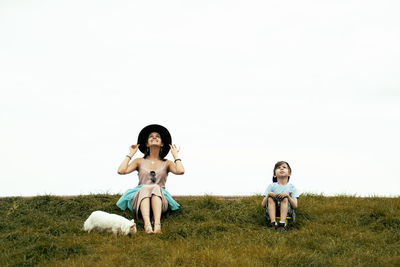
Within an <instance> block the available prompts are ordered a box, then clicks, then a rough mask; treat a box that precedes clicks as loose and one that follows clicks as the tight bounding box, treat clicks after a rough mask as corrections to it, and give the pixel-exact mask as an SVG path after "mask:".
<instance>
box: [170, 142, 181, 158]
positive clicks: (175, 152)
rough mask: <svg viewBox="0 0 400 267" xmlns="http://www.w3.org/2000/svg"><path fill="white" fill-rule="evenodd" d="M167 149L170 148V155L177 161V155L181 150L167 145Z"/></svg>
mask: <svg viewBox="0 0 400 267" xmlns="http://www.w3.org/2000/svg"><path fill="white" fill-rule="evenodd" d="M169 147H170V148H171V154H172V156H173V157H174V159H178V158H179V155H178V153H179V151H180V150H181V149H180V148H178V147H176V145H169Z"/></svg>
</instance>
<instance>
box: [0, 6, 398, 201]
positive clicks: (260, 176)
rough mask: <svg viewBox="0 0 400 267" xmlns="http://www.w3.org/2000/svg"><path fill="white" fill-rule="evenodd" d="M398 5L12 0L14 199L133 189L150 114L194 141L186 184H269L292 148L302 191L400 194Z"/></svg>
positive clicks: (239, 191)
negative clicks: (131, 169) (121, 169)
mask: <svg viewBox="0 0 400 267" xmlns="http://www.w3.org/2000/svg"><path fill="white" fill-rule="evenodd" d="M399 12H400V2H399V1H397V0H393V1H388V0H386V1H385V0H376V1H370V0H362V1H361V0H359V1H355V0H335V1H321V0H315V1H296V0H289V1H270V0H267V1H266V0H242V1H233V0H213V1H208V0H202V1H194V0H181V1H176V0H171V1H99V0H96V1H94V0H93V1H82V0H80V1H76V0H72V1H71V0H70V1H59V0H49V1H22V0H0V92H1V93H0V127H1V128H0V179H1V186H0V196H19V195H22V196H30V195H38V194H39V195H41V194H54V195H76V194H90V193H123V192H124V191H125V190H126V189H128V188H133V187H134V186H136V185H137V181H138V179H137V174H136V173H133V174H130V175H126V176H121V175H118V174H117V168H118V166H119V164H120V162H121V161H122V160H123V159H124V156H125V155H126V154H127V153H128V151H129V150H128V147H129V145H131V144H133V143H136V140H137V135H138V133H139V131H140V130H141V129H142V128H143V127H144V126H146V125H148V124H152V123H158V124H162V125H164V126H166V127H167V128H168V129H169V130H170V132H171V134H172V139H173V143H176V144H177V145H179V146H181V153H180V156H181V158H182V160H183V163H184V166H185V169H186V173H185V175H183V176H176V175H173V174H170V175H169V178H168V183H167V190H168V191H169V192H170V193H171V194H172V195H203V194H213V195H252V194H262V193H263V192H264V190H265V188H266V187H267V185H268V184H269V183H270V182H271V177H272V169H273V166H274V164H275V163H276V162H277V161H279V160H286V161H288V162H289V163H290V164H291V167H292V169H293V173H292V178H291V182H292V183H293V184H295V185H296V186H297V187H298V188H299V190H300V191H301V192H310V193H323V194H325V195H336V194H352V195H358V196H371V195H379V196H398V195H399V189H400V164H399V163H400V162H399V156H398V153H399V150H400V142H399V139H398V137H399V136H400V49H399V47H400V16H399V15H398V14H399ZM137 156H139V157H141V156H142V154H141V153H140V152H138V154H137ZM168 158H169V159H172V156H171V155H170V154H169V155H168Z"/></svg>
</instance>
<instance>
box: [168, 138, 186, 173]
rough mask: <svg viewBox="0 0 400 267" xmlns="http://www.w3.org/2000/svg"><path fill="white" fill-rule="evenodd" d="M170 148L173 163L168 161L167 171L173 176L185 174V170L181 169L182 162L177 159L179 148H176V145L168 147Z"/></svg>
mask: <svg viewBox="0 0 400 267" xmlns="http://www.w3.org/2000/svg"><path fill="white" fill-rule="evenodd" d="M169 147H170V148H171V154H172V156H173V157H174V160H175V162H172V161H170V160H168V171H170V172H172V173H173V174H178V175H180V174H184V173H185V168H184V167H183V164H182V160H181V158H180V157H179V155H178V153H179V150H180V149H179V148H177V147H176V145H173V146H172V145H169Z"/></svg>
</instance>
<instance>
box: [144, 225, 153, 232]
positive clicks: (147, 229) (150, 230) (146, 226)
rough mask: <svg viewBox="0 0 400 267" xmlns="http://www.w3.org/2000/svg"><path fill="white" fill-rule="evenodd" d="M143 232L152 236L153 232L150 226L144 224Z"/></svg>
mask: <svg viewBox="0 0 400 267" xmlns="http://www.w3.org/2000/svg"><path fill="white" fill-rule="evenodd" d="M144 231H145V232H146V233H148V234H152V233H154V232H153V228H152V227H151V224H145V225H144Z"/></svg>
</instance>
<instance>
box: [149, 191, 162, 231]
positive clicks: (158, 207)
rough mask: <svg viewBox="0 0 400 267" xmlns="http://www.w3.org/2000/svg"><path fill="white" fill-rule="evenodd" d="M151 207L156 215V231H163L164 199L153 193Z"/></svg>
mask: <svg viewBox="0 0 400 267" xmlns="http://www.w3.org/2000/svg"><path fill="white" fill-rule="evenodd" d="M151 208H152V210H153V216H154V233H161V211H162V201H161V198H160V197H159V196H156V195H153V196H152V197H151Z"/></svg>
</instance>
